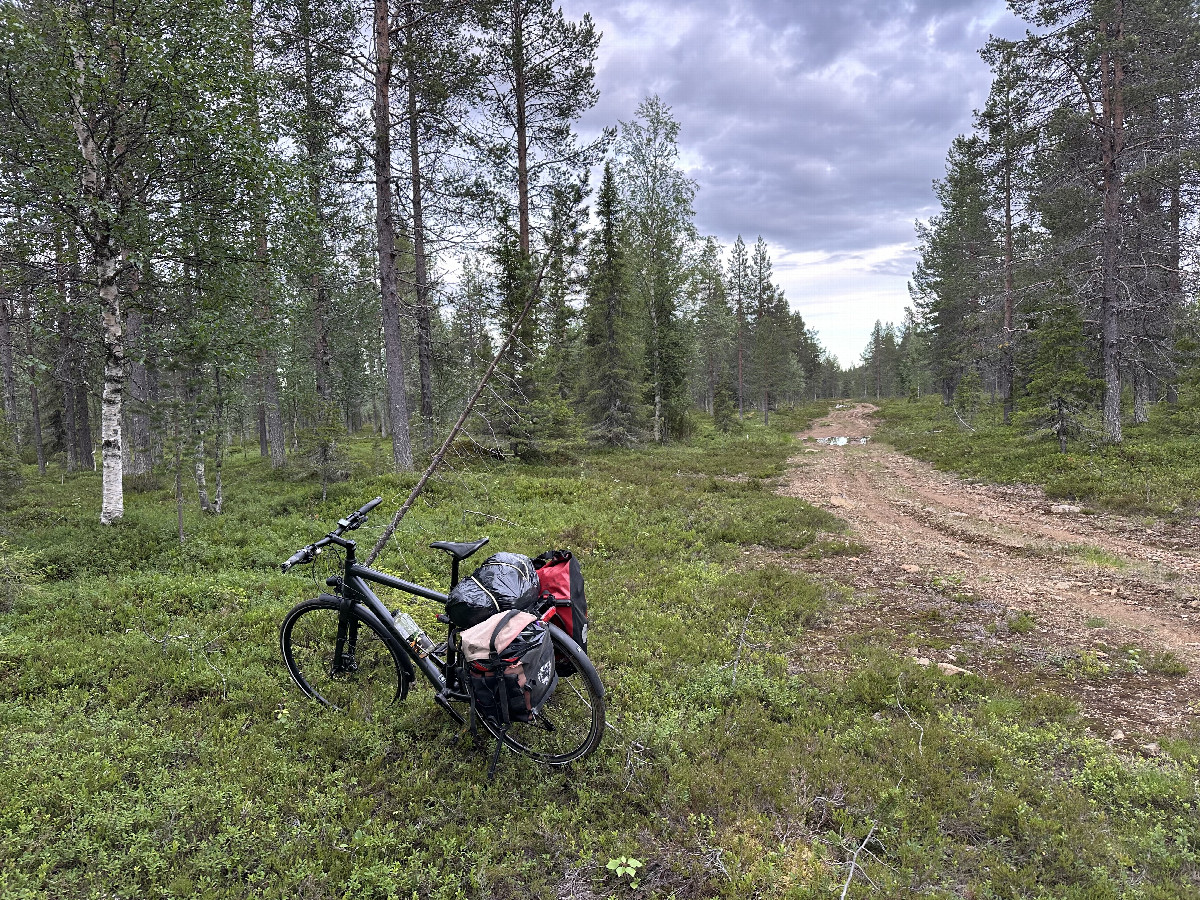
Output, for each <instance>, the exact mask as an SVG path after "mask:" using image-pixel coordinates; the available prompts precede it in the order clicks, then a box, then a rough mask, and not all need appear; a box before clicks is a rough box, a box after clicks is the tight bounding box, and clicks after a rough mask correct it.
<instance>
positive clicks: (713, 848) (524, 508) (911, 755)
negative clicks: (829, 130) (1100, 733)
mask: <svg viewBox="0 0 1200 900" xmlns="http://www.w3.org/2000/svg"><path fill="white" fill-rule="evenodd" d="M822 411H824V407H821V408H819V409H818V408H807V409H805V410H800V411H797V412H793V413H782V412H781V414H780V415H778V416H773V417H772V423H773V427H771V428H766V427H763V426H761V425H760V424H758V423H757V422H748V423H747V424H746V427H745V430H744V432H740V433H736V434H730V435H724V434H720V433H718V432H717V431H716V430H715V429H713V428H712V427H711V426H709V425H708V424H707V423H700V425H699V426H698V429H697V433H696V435H695V436H694V438H693V440H692V442H690V443H688V444H683V443H678V444H672V445H670V446H668V447H663V448H651V449H646V450H642V451H640V452H637V453H634V452H630V451H620V450H618V451H605V452H599V451H595V452H589V453H581V454H579V455H578V456H577V457H576V458H575V459H574V460H573V461H572V462H571V463H570V464H564V465H553V464H547V463H541V464H538V465H537V466H526V465H523V464H521V463H519V462H498V461H496V460H493V459H491V458H487V459H486V460H484V461H483V462H482V463H477V461H474V460H470V459H464V460H461V461H460V462H459V463H458V466H459V468H458V469H456V470H455V474H456V477H462V478H464V479H465V478H468V477H469V478H470V483H471V484H474V485H477V486H478V487H477V489H478V491H479V493H480V494H481V495H482V494H486V496H487V498H488V500H487V502H488V504H489V505H488V506H486V507H484V508H486V509H487V510H489V511H490V512H491V513H492V514H494V515H495V516H496V517H498V518H492V519H488V520H487V521H488V532H487V533H488V534H490V536H491V538H492V545H491V546H492V547H493V548H495V549H497V550H502V549H504V550H518V551H525V552H534V551H539V550H541V549H544V548H546V547H550V546H555V547H564V546H565V547H570V548H572V549H573V550H574V551H576V553H577V554H578V556H579V558H580V560H581V562H582V565H583V569H584V573H585V576H586V578H587V581H588V597H589V601H590V612H591V632H590V634H591V649H592V654H593V658H594V659H595V660H596V662H597V665H598V666H599V670H600V673H601V676H602V678H603V680H604V684H605V687H606V690H607V699H608V703H609V713H610V722H611V723H612V725H613V729H611V730H610V731H609V733H608V735H606V738H605V743H604V744H603V745H602V747H601V749H600V751H599V752H598V753H597V754H596V755H595V756H593V757H591V758H589V759H588V760H586V761H585V762H583V763H582V764H577V765H575V766H573V767H572V768H571V769H569V770H566V771H550V770H546V769H541V768H538V767H536V766H534V765H533V764H531V763H530V762H528V761H527V760H524V759H520V758H517V757H515V756H511V755H505V756H504V757H503V758H502V759H501V763H500V769H499V772H498V775H497V777H496V780H495V781H494V782H492V783H488V782H487V781H486V778H485V773H486V769H487V759H486V757H485V755H484V754H482V753H479V752H477V751H476V750H475V749H474V748H473V747H472V746H471V745H470V743H469V742H467V741H462V742H458V743H454V742H453V741H454V738H455V736H456V734H457V732H458V729H457V728H456V727H455V726H454V725H453V724H452V723H451V722H450V721H449V720H448V719H447V718H446V717H445V716H444V715H443V714H442V713H441V712H440V711H439V710H438V709H437V707H436V706H435V705H434V703H433V702H432V699H431V696H430V691H429V690H428V689H427V688H426V686H425V685H424V684H421V685H418V686H417V688H416V689H415V690H414V691H413V693H412V695H410V697H409V698H408V700H407V701H405V702H404V703H403V704H402V705H400V706H399V708H398V709H397V710H396V712H395V715H394V717H393V718H392V719H391V720H389V721H386V722H382V723H377V724H369V723H360V722H350V721H347V720H345V719H342V718H340V717H338V716H336V715H332V714H330V713H328V712H327V711H326V710H323V709H321V708H319V707H316V706H314V705H313V704H311V703H309V702H307V701H305V700H304V699H303V698H302V696H301V695H300V694H299V692H298V691H297V690H296V689H295V688H294V687H293V686H292V685H291V684H290V683H289V682H288V681H287V677H286V674H285V672H284V670H283V666H282V664H281V662H280V661H279V658H278V647H277V640H278V636H277V628H278V624H279V621H280V619H281V618H282V616H283V614H284V613H285V612H286V610H287V609H288V608H289V607H290V606H291V605H292V604H293V603H294V602H296V601H297V600H300V599H302V598H303V597H305V596H311V595H313V594H315V593H316V592H317V591H318V590H320V586H319V584H314V583H312V582H308V581H306V580H305V579H304V578H300V577H295V576H293V575H287V576H284V575H280V574H279V573H278V571H277V569H276V565H277V563H278V562H279V561H280V560H281V559H283V558H284V557H286V556H287V555H289V554H290V553H291V552H292V551H293V550H294V549H296V548H297V547H298V546H301V545H302V544H304V543H307V542H308V541H310V540H312V539H313V538H314V537H316V536H318V535H319V534H321V533H322V532H323V531H324V530H325V529H326V528H328V527H329V525H330V524H331V523H332V521H333V520H334V519H335V518H336V517H337V516H338V515H341V514H344V513H345V512H347V511H348V510H349V509H352V508H354V507H356V506H358V505H359V504H360V503H361V502H362V501H363V500H364V499H367V498H369V497H371V496H374V495H375V494H377V493H378V494H382V495H383V496H385V497H386V498H389V500H390V501H392V503H393V504H394V503H395V502H396V500H395V498H396V497H398V496H403V495H404V494H405V493H407V490H408V488H409V487H410V486H411V477H397V476H394V475H386V476H377V477H359V478H356V479H352V480H351V481H349V482H343V483H335V484H331V485H329V488H328V498H327V500H326V501H325V502H321V500H320V491H319V489H318V487H317V485H316V484H315V483H308V482H296V481H293V480H290V479H288V478H286V477H284V476H280V475H277V474H274V473H272V472H270V471H269V469H268V464H267V462H266V461H265V460H260V459H257V458H241V457H239V456H237V455H231V458H230V460H229V462H228V465H227V467H226V497H227V511H226V513H225V514H224V515H222V516H220V517H206V516H203V515H201V514H200V513H199V512H198V511H196V510H194V509H188V510H186V514H187V516H188V521H187V523H186V526H187V531H188V533H189V535H191V537H190V538H189V540H188V542H187V544H186V545H185V546H184V547H183V548H180V547H178V545H177V544H175V543H174V542H173V540H172V536H173V530H174V516H175V509H174V505H173V500H172V495H171V493H170V491H157V492H155V491H147V492H144V493H138V494H136V495H132V496H130V497H129V498H127V499H128V502H129V512H128V514H127V518H126V521H125V522H124V523H123V524H122V525H120V526H119V527H117V528H112V529H101V528H100V527H99V526H98V525H96V524H95V523H94V515H93V514H92V510H91V509H90V507H89V505H88V503H85V502H83V501H82V500H81V499H79V498H83V497H87V496H91V490H92V489H91V484H90V482H92V481H94V480H95V477H96V476H93V475H90V474H88V475H81V476H79V477H77V478H75V479H72V480H68V481H66V482H65V483H62V484H59V483H57V482H56V481H53V480H47V481H42V480H37V481H32V482H31V484H30V485H29V487H28V488H27V490H26V492H25V493H24V494H22V495H21V496H20V497H18V498H16V501H15V502H16V505H17V508H16V510H15V511H14V518H13V521H15V522H19V523H20V526H19V533H18V535H17V536H16V537H15V539H14V540H13V542H12V545H11V548H10V549H9V550H6V551H5V552H11V550H12V549H20V550H21V551H22V552H25V553H28V552H31V551H33V550H35V549H36V550H37V553H38V555H39V556H40V557H42V558H43V559H47V560H49V559H55V560H58V561H59V562H58V564H57V565H56V566H54V567H53V568H52V570H51V578H50V580H49V581H48V582H47V583H46V584H44V585H43V586H41V587H40V588H39V593H38V596H37V597H36V598H35V597H34V596H32V595H30V594H29V593H27V592H20V593H18V594H17V595H16V597H15V598H14V602H13V606H12V610H11V611H10V612H9V613H7V614H5V615H4V616H3V618H0V728H2V729H3V730H4V734H5V741H4V751H3V752H4V757H5V765H4V766H3V767H0V893H2V894H4V895H5V896H6V897H7V896H12V897H37V898H42V897H46V898H49V897H74V896H91V895H100V894H105V895H114V896H123V897H124V896H136V897H147V898H167V897H189V898H191V897H258V896H262V895H264V894H271V895H276V894H277V895H280V896H309V897H341V896H345V895H347V894H352V895H353V896H356V897H364V898H388V897H397V898H408V897H411V896H412V895H413V894H414V893H415V894H416V895H417V896H420V897H431V898H439V900H442V898H460V897H481V898H482V897H498V896H514V895H518V894H519V895H521V896H527V897H538V898H554V897H559V896H564V895H571V894H574V895H575V896H584V895H586V894H587V893H589V892H590V893H591V894H593V895H596V896H607V895H608V894H609V893H610V892H615V891H616V890H617V883H618V882H619V883H620V884H621V885H623V888H622V890H625V891H633V890H636V891H637V892H638V893H637V896H642V895H643V894H645V895H646V896H656V897H664V898H665V897H669V896H670V895H671V894H674V895H675V896H689V895H690V896H711V897H727V898H742V897H747V896H763V897H791V898H810V897H811V898H816V897H824V896H829V895H830V894H831V893H833V894H836V893H837V892H838V891H839V890H840V888H841V884H842V883H843V882H844V880H845V865H844V864H845V862H846V858H845V857H844V854H843V853H842V852H841V851H838V850H836V849H830V848H838V847H840V846H842V845H843V844H844V843H845V841H846V836H847V835H860V836H861V835H864V834H865V833H866V831H867V829H868V828H869V827H870V823H872V822H875V823H878V828H877V832H876V833H877V834H878V836H879V844H878V845H875V844H872V845H871V848H870V849H871V850H872V853H873V854H874V856H873V857H867V855H866V854H864V855H863V857H862V858H860V863H861V864H862V865H863V866H864V867H865V871H866V872H867V873H868V874H869V876H870V878H871V879H872V881H874V882H875V884H876V885H878V890H879V893H880V895H882V896H904V895H908V894H912V893H923V894H925V895H929V896H936V897H946V898H949V897H953V896H963V895H965V894H968V893H974V894H975V895H976V896H989V895H991V896H998V897H999V896H1009V897H1021V896H1030V897H1032V896H1063V897H1076V898H1085V897H1087V898H1091V897H1108V896H1112V897H1123V898H1124V897H1128V898H1137V897H1159V898H1180V900H1182V898H1184V897H1187V896H1190V895H1194V893H1195V891H1196V889H1197V876H1196V847H1197V846H1198V845H1200V826H1198V825H1197V822H1198V817H1197V809H1198V805H1200V797H1198V796H1197V787H1196V785H1197V779H1198V778H1200V745H1197V743H1196V741H1195V739H1194V738H1190V737H1188V736H1187V735H1182V736H1180V737H1179V739H1178V740H1175V741H1172V742H1171V743H1170V744H1169V745H1168V744H1167V743H1166V742H1164V747H1166V748H1168V751H1169V756H1165V757H1164V758H1163V759H1146V760H1130V759H1128V758H1127V757H1125V756H1123V755H1120V754H1117V753H1115V752H1114V751H1113V750H1112V749H1111V748H1109V747H1108V746H1107V745H1106V744H1105V743H1103V742H1101V741H1098V740H1096V739H1095V738H1093V737H1091V736H1090V735H1089V733H1088V732H1087V731H1086V730H1085V729H1084V728H1083V725H1082V724H1081V723H1080V722H1079V721H1078V719H1077V717H1076V715H1075V713H1074V711H1073V709H1072V708H1071V706H1070V704H1067V703H1065V702H1064V701H1062V699H1061V698H1058V697H1055V696H1053V695H1044V694H1039V693H1037V692H1023V693H1021V694H1020V695H1014V694H1011V693H1009V692H1007V691H1005V690H1002V689H1001V688H1000V687H999V686H998V685H996V684H995V683H993V682H991V681H988V680H986V679H982V678H976V677H955V678H947V677H944V676H942V675H941V674H940V673H938V672H937V671H936V670H934V671H930V670H928V669H925V668H920V667H916V666H914V665H913V664H912V663H911V662H909V661H906V660H904V659H902V658H899V657H897V656H896V655H895V654H894V653H892V652H891V651H889V650H886V649H884V645H886V642H884V645H880V643H878V642H877V641H876V640H875V639H874V638H873V637H872V636H871V633H870V632H867V633H865V634H863V635H859V636H857V637H856V639H855V640H849V639H847V640H845V641H844V642H843V643H842V647H841V650H842V652H841V653H840V654H839V662H838V665H837V668H836V669H834V668H833V667H832V666H828V665H826V664H825V662H824V660H823V659H822V658H819V657H817V656H815V655H812V654H808V655H806V654H804V653H802V652H798V648H801V647H803V646H806V633H807V631H808V629H810V628H815V627H820V626H821V623H822V618H823V615H824V611H825V609H826V607H827V605H828V603H829V602H830V599H831V596H837V597H838V598H839V600H838V602H840V595H835V594H831V591H830V589H829V588H828V587H827V586H825V585H823V584H821V583H819V582H816V581H814V580H812V579H810V578H809V577H808V576H806V575H804V574H803V573H801V572H798V571H797V570H796V567H795V565H794V562H793V561H792V560H791V559H790V558H789V554H788V553H780V552H772V551H770V550H767V549H763V548H764V547H768V546H778V547H790V548H794V549H795V550H798V551H799V552H816V551H817V548H818V547H819V546H820V544H821V541H822V540H825V539H827V537H828V536H829V535H830V534H833V535H840V534H841V530H840V529H841V526H840V525H839V524H838V523H837V522H836V520H834V519H833V518H832V517H830V516H829V515H828V514H826V513H824V512H822V511H818V510H814V509H811V508H809V507H807V506H805V504H803V503H801V502H799V501H796V500H789V499H786V498H778V497H776V496H775V495H774V494H773V493H772V491H771V483H770V479H772V478H775V477H777V476H778V475H779V474H781V472H782V471H783V470H784V466H785V463H786V459H787V458H788V456H789V455H790V454H792V453H794V452H795V446H794V443H793V442H792V441H791V439H790V437H789V432H790V431H792V430H794V429H796V428H798V427H801V426H802V425H803V424H804V423H805V421H806V420H807V419H808V418H810V417H811V416H812V415H815V414H817V413H818V412H822ZM345 446H346V450H347V452H348V454H349V455H350V457H351V459H352V461H355V460H359V459H366V458H369V456H370V454H371V453H372V449H371V446H370V444H369V443H368V442H361V443H356V442H353V441H351V442H349V443H348V444H346V445H345ZM464 500H465V498H464V496H463V494H462V490H461V489H456V488H455V487H454V486H453V485H451V484H446V483H437V484H433V485H431V488H430V493H429V502H428V503H427V504H423V505H421V506H419V507H418V508H417V509H416V510H415V511H414V514H413V517H412V518H411V519H407V520H405V523H404V524H403V525H402V527H401V530H400V534H399V536H398V541H397V545H396V547H397V549H398V550H399V551H400V553H389V554H387V555H385V556H384V557H383V558H382V560H381V562H383V563H384V564H385V566H387V567H394V568H395V570H396V571H397V572H398V573H399V574H403V575H405V576H407V577H410V578H412V579H415V580H418V581H424V582H428V583H432V584H435V585H436V584H444V583H445V578H446V565H445V560H444V558H443V557H439V556H437V555H435V552H434V551H432V550H427V549H425V545H426V544H427V543H428V541H429V540H430V539H431V538H435V537H448V538H463V537H468V536H470V537H474V536H476V533H475V532H474V531H472V530H471V526H470V524H469V520H466V519H465V518H464V516H465V513H464ZM389 508H390V506H385V507H383V508H381V510H380V513H384V512H385V511H386V510H387V509H389ZM378 518H380V519H382V518H383V516H382V515H380V516H379V517H378ZM516 522H521V523H522V524H521V525H516V524H512V523H516ZM465 523H466V524H465ZM789 523H790V524H789ZM464 531H466V532H468V533H464ZM358 534H359V535H362V536H363V540H364V542H366V541H367V540H369V538H370V537H371V536H372V532H371V528H370V527H368V528H367V529H364V531H362V532H359V533H358ZM93 536H94V537H93ZM751 544H753V545H757V548H756V547H754V546H750V545H751ZM77 545H78V546H77ZM147 545H149V546H150V549H149V550H148V549H147ZM25 558H26V560H27V563H26V564H27V565H33V566H36V565H37V563H36V561H35V560H33V559H32V558H30V557H28V556H27V557H25ZM98 575H102V577H97V576H98ZM386 602H388V603H389V604H390V605H401V606H403V608H407V609H409V610H410V611H411V612H412V613H413V614H414V616H415V617H417V618H418V620H419V621H421V623H422V624H423V625H425V626H426V627H433V623H432V619H433V614H434V612H435V610H434V609H433V608H431V607H429V606H428V605H427V604H420V603H409V602H408V601H406V600H404V599H401V598H399V597H397V596H395V595H393V596H391V597H388V598H386ZM827 641H828V638H827V637H826V634H825V633H822V635H821V636H820V639H819V641H817V645H818V646H823V645H825V644H826V643H827ZM735 659H736V660H737V667H736V678H735V677H734V668H733V666H732V665H731V664H732V663H733V662H734V660H735ZM910 716H911V719H910V718H909V717H910ZM913 721H915V722H917V723H918V724H919V726H920V728H921V729H922V730H921V731H918V729H916V728H914V727H913V724H912V723H913ZM514 835H520V836H521V837H520V841H519V851H518V850H514V849H512V848H514V847H516V846H518V844H517V843H514ZM622 858H624V863H621V862H620V860H621V859H622ZM876 858H877V859H876ZM635 859H636V861H638V862H644V863H645V864H644V865H642V866H634V865H632V862H633V861H634V860H635ZM609 861H618V865H619V866H621V867H622V868H632V869H634V872H631V873H626V872H617V871H616V867H615V866H614V867H613V868H612V869H611V870H610V869H609V867H608V862H609ZM717 863H719V866H718V865H717ZM1134 872H1136V878H1134V877H1133V876H1132V875H1131V873H1134ZM635 877H636V880H637V881H638V885H639V886H638V887H637V888H636V889H635V888H633V886H632V881H633V880H634V878H635ZM856 883H859V884H863V885H865V881H863V882H859V880H858V879H856Z"/></svg>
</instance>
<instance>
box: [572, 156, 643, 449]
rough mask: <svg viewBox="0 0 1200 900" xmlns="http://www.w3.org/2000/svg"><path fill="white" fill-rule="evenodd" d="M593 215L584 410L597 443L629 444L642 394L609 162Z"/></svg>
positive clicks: (616, 194)
mask: <svg viewBox="0 0 1200 900" xmlns="http://www.w3.org/2000/svg"><path fill="white" fill-rule="evenodd" d="M596 219H597V227H596V230H595V231H594V233H593V235H592V241H591V246H590V248H589V252H588V279H587V297H586V300H585V305H584V367H583V379H582V385H583V395H584V399H583V411H584V417H585V419H586V421H587V423H588V426H589V428H590V429H591V434H592V436H593V437H594V438H595V439H596V440H597V441H599V442H601V443H604V444H611V445H614V446H628V445H629V444H631V443H633V441H634V438H635V436H636V422H637V415H636V410H637V407H638V395H639V394H640V385H639V384H638V378H637V372H638V366H637V357H636V356H635V346H636V341H635V337H634V336H635V334H636V332H637V328H636V318H635V315H634V311H633V309H632V308H631V305H630V302H629V296H628V291H627V287H626V282H625V253H624V248H623V247H622V236H621V223H620V197H619V195H618V193H617V184H616V176H615V175H614V173H613V168H612V165H611V163H605V165H604V175H603V177H602V179H601V181H600V192H599V194H598V195H597V197H596Z"/></svg>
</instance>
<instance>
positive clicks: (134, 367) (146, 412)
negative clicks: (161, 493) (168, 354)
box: [125, 309, 153, 475]
mask: <svg viewBox="0 0 1200 900" xmlns="http://www.w3.org/2000/svg"><path fill="white" fill-rule="evenodd" d="M125 324H126V328H125V337H126V345H127V346H128V347H130V348H136V349H135V352H133V353H132V354H131V356H130V358H129V399H130V403H129V436H128V437H129V439H128V441H126V443H127V444H128V447H129V454H128V474H130V475H149V474H150V471H151V469H152V467H153V460H152V458H151V448H150V373H149V371H148V370H147V368H146V358H145V349H146V348H145V343H146V317H145V314H144V313H143V312H142V311H141V310H139V309H130V310H129V313H128V315H127V316H126V317H125Z"/></svg>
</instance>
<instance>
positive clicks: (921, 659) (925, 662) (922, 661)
mask: <svg viewBox="0 0 1200 900" xmlns="http://www.w3.org/2000/svg"><path fill="white" fill-rule="evenodd" d="M913 662H915V663H916V664H917V665H918V666H929V665H932V663H931V662H930V660H929V657H928V656H917V657H914V658H913Z"/></svg>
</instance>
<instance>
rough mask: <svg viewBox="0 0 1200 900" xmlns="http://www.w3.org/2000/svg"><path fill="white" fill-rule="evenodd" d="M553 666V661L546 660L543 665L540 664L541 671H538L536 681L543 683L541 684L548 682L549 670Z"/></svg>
mask: <svg viewBox="0 0 1200 900" xmlns="http://www.w3.org/2000/svg"><path fill="white" fill-rule="evenodd" d="M553 665H554V660H547V661H546V662H544V663H543V664H542V668H541V671H540V672H538V677H537V680H538V681H543V682H544V681H549V680H550V668H551V667H552V666H553Z"/></svg>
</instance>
